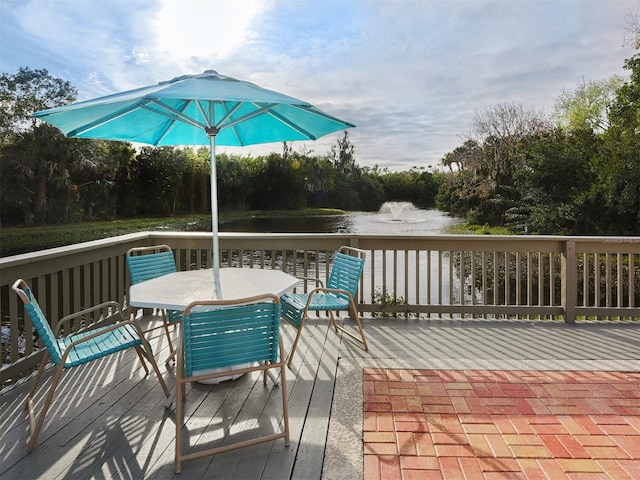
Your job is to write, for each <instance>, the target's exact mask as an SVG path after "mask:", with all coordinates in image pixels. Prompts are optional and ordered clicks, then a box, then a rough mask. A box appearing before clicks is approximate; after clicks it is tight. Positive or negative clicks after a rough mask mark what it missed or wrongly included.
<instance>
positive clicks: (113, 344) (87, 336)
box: [12, 279, 169, 452]
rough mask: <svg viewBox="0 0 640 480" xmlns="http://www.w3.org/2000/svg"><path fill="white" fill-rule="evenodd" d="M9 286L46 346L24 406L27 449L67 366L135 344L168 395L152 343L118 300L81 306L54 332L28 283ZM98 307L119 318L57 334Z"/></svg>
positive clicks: (64, 319) (107, 354)
mask: <svg viewBox="0 0 640 480" xmlns="http://www.w3.org/2000/svg"><path fill="white" fill-rule="evenodd" d="M12 289H13V291H14V292H16V293H17V294H18V297H20V299H21V300H22V302H23V303H24V310H25V313H26V314H27V315H28V316H29V318H30V319H31V322H32V324H33V326H34V328H35V329H36V331H37V332H38V336H39V337H40V341H41V342H42V344H43V345H44V347H45V351H44V357H43V358H42V361H41V362H40V366H39V368H38V372H37V374H36V377H35V380H34V383H33V387H31V391H30V392H29V394H28V396H27V404H26V407H27V409H28V411H29V426H30V432H31V434H30V437H29V443H28V444H27V451H29V452H30V451H31V450H33V447H34V445H35V443H36V440H37V438H38V434H39V433H40V430H41V428H42V424H43V423H44V419H45V416H46V414H47V411H48V410H49V407H50V405H51V402H52V400H53V396H54V394H55V391H56V387H57V386H58V383H59V382H60V378H61V377H62V372H63V371H64V370H66V369H70V368H74V367H78V366H80V365H83V364H86V363H89V362H92V361H94V360H97V359H99V358H102V357H106V356H109V355H111V354H114V353H117V352H121V351H123V350H126V349H128V348H135V350H136V353H137V354H138V357H139V358H140V361H141V363H142V367H143V368H144V370H145V372H146V373H147V374H148V373H149V369H148V368H147V365H146V363H145V359H146V360H147V361H148V362H149V363H151V366H152V367H153V370H154V371H155V373H156V375H157V376H158V380H159V381H160V385H161V386H162V389H163V390H164V393H165V395H166V396H167V397H168V396H169V389H168V388H167V385H166V384H165V383H164V379H163V378H162V375H161V374H160V370H159V369H158V365H157V363H156V361H155V359H154V357H153V353H152V352H151V347H150V346H149V344H148V343H147V341H146V340H145V338H144V336H143V334H142V331H141V330H140V326H139V325H138V324H136V323H135V322H127V321H125V320H124V317H123V315H122V309H121V308H120V305H119V304H118V303H117V302H105V303H102V304H100V305H96V306H95V307H91V308H88V309H84V310H82V311H80V312H78V313H75V314H72V315H68V316H66V317H64V318H63V319H62V320H60V322H59V323H58V325H57V328H56V333H54V332H53V330H52V329H51V326H50V325H49V322H48V321H47V319H46V317H45V315H44V313H43V312H42V309H41V308H40V306H39V305H38V302H37V300H36V299H35V297H34V295H33V292H32V291H31V289H30V288H29V286H28V285H27V283H26V282H25V281H24V280H22V279H19V280H16V282H15V283H14V284H13V286H12ZM98 310H108V311H109V312H110V315H111V316H114V315H115V316H117V317H118V319H119V321H118V322H117V323H115V324H113V325H109V326H105V327H97V328H91V327H89V328H88V329H86V330H81V331H79V332H77V333H74V334H71V335H69V336H66V337H59V336H58V333H59V332H60V330H61V328H62V327H63V326H64V325H65V324H67V323H69V322H70V321H72V320H74V319H77V318H81V317H86V316H87V315H89V314H90V313H92V312H95V311H98ZM49 360H51V361H52V362H53V364H54V365H56V373H55V375H54V376H53V380H52V383H51V386H50V387H49V392H48V394H47V397H46V399H45V402H44V405H43V406H42V410H41V412H40V415H39V416H37V415H36V412H35V408H34V396H35V394H36V392H37V390H38V384H39V382H40V379H41V377H42V373H43V372H44V368H45V365H46V364H47V363H48V361H49ZM36 416H37V419H36Z"/></svg>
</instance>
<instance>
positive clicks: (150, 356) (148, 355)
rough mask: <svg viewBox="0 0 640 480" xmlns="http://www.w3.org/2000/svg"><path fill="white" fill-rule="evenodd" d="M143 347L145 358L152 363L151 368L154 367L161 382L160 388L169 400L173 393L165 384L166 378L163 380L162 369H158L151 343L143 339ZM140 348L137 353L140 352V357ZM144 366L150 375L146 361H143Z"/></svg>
mask: <svg viewBox="0 0 640 480" xmlns="http://www.w3.org/2000/svg"><path fill="white" fill-rule="evenodd" d="M142 345H143V347H144V352H145V357H146V358H147V361H148V362H149V363H151V366H152V367H153V371H154V372H156V376H157V377H158V381H159V382H160V386H161V387H162V391H163V392H164V396H165V397H167V398H169V395H171V392H170V391H169V389H168V388H167V384H166V383H165V382H164V378H162V374H161V373H160V369H159V368H158V364H157V363H156V359H155V357H154V356H153V352H152V351H151V347H150V346H149V343H148V342H147V341H146V340H145V339H144V338H143V339H142ZM138 348H139V347H136V351H137V352H138V355H140V353H139V350H138ZM141 361H142V359H141ZM142 365H143V366H144V369H145V370H146V371H147V373H149V369H148V368H147V366H146V365H145V364H144V361H142Z"/></svg>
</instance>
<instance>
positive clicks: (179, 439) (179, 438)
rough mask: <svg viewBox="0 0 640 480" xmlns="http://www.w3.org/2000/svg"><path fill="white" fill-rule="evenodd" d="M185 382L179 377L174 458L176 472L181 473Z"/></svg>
mask: <svg viewBox="0 0 640 480" xmlns="http://www.w3.org/2000/svg"><path fill="white" fill-rule="evenodd" d="M183 391H184V383H182V381H181V380H180V379H177V383H176V454H175V460H174V463H175V465H174V467H175V472H176V473H180V472H181V471H182V424H183V423H184V419H183V418H182V417H183V414H182V408H183V407H182V402H183V394H182V392H183Z"/></svg>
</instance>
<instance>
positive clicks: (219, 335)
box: [182, 294, 280, 377]
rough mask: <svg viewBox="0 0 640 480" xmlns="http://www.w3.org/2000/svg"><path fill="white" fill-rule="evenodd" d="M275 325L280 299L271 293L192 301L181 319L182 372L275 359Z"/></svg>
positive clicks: (276, 358)
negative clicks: (238, 297)
mask: <svg viewBox="0 0 640 480" xmlns="http://www.w3.org/2000/svg"><path fill="white" fill-rule="evenodd" d="M279 327H280V299H279V298H278V297H277V296H275V295H270V294H267V295H259V296H256V297H251V298H246V299H241V300H227V301H225V300H221V301H208V302H194V303H192V304H191V305H189V306H188V307H187V309H186V310H185V312H184V316H183V319H182V338H183V340H182V342H183V343H182V348H183V361H184V372H185V375H186V376H187V377H190V376H193V375H195V374H197V373H198V372H202V371H205V370H210V369H213V368H220V367H230V366H233V365H239V364H244V363H250V362H264V361H270V362H276V361H277V360H278V338H279ZM194 372H195V373H194Z"/></svg>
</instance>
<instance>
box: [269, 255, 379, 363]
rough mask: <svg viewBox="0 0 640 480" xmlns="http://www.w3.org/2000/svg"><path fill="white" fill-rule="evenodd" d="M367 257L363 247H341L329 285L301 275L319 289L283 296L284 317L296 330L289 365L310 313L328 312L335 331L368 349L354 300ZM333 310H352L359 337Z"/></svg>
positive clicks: (332, 268)
mask: <svg viewBox="0 0 640 480" xmlns="http://www.w3.org/2000/svg"><path fill="white" fill-rule="evenodd" d="M365 259H366V252H365V251H364V250H361V249H359V248H353V247H346V246H343V247H340V248H339V249H338V252H337V253H336V256H335V259H334V262H333V266H332V267H331V272H330V274H329V281H328V282H327V286H326V287H325V286H324V284H323V282H322V280H320V279H317V278H305V277H302V278H301V280H312V281H314V282H315V283H316V288H314V289H313V290H311V291H310V292H309V293H287V294H285V295H283V296H282V298H281V301H282V318H284V319H285V320H286V321H287V322H289V323H290V324H291V325H293V327H295V328H296V329H297V334H296V338H295V340H294V342H293V346H292V347H291V351H290V352H289V360H288V365H289V366H291V362H292V361H293V354H294V353H295V351H296V348H297V346H298V341H299V340H300V335H301V334H302V328H303V327H304V323H305V321H306V319H307V316H308V314H309V312H318V311H327V312H329V316H330V318H331V323H332V324H333V326H334V328H335V330H336V332H337V331H338V330H340V331H342V332H343V333H344V334H346V335H348V336H349V337H351V338H353V339H354V340H356V341H358V342H360V343H362V345H363V346H364V349H365V350H368V349H369V346H368V345H367V339H366V338H365V336H364V330H363V329H362V323H361V322H360V315H359V314H358V307H357V306H356V303H355V300H354V299H355V298H356V292H357V290H358V283H359V282H360V278H361V277H362V270H363V269H364V262H365ZM334 311H349V312H350V313H351V318H353V319H354V320H355V321H356V324H357V326H358V330H359V332H360V337H359V338H358V337H357V336H355V335H353V334H352V333H351V332H349V331H347V330H345V329H344V328H343V327H341V326H339V325H338V324H337V322H336V319H335V316H334V313H333V312H334Z"/></svg>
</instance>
